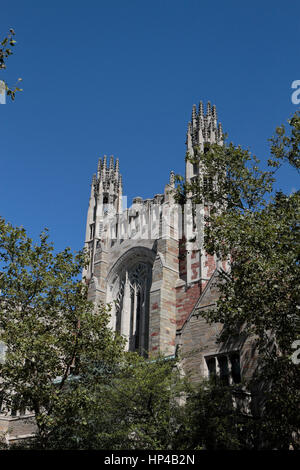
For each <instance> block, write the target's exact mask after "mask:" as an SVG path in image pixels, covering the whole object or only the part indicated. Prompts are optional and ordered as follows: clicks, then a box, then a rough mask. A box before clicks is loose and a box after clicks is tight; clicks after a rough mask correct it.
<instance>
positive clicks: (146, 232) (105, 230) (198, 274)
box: [83, 102, 255, 383]
mask: <svg viewBox="0 0 300 470" xmlns="http://www.w3.org/2000/svg"><path fill="white" fill-rule="evenodd" d="M222 139H223V133H222V126H221V124H220V123H219V124H218V122H217V112H216V107H215V106H213V107H211V105H210V103H208V104H207V108H206V113H205V112H204V109H203V104H202V102H200V105H199V108H198V110H197V108H196V106H195V105H194V106H193V110H192V119H191V122H189V124H188V131H187V139H186V146H187V152H188V153H189V154H190V155H191V156H194V153H195V151H196V149H200V150H201V151H204V150H205V146H206V144H212V143H213V144H218V145H223V141H222ZM174 176H175V175H174V173H173V172H172V171H171V173H170V179H169V181H168V182H167V184H166V185H165V188H164V192H163V193H162V194H156V195H155V196H154V197H153V198H152V199H145V200H143V199H142V198H140V197H136V198H135V199H134V200H133V204H132V206H131V207H130V208H128V209H127V208H125V209H124V208H123V207H122V177H121V174H120V168H119V160H118V159H116V160H115V161H114V157H113V156H111V157H110V159H109V161H107V157H106V156H104V158H103V159H101V158H100V159H99V162H98V170H97V174H95V175H94V176H93V179H92V185H91V195H90V201H89V208H88V215H87V224H86V239H85V247H86V249H87V250H88V252H89V254H90V260H91V261H90V264H89V266H88V268H87V269H86V271H85V272H84V273H83V275H84V278H85V279H86V282H87V283H88V285H89V297H90V299H91V300H93V301H94V302H96V303H97V302H104V303H111V305H112V311H111V313H112V316H111V327H112V328H113V329H114V330H117V331H119V332H120V333H121V334H122V335H124V336H125V337H126V339H127V347H128V350H131V351H138V352H139V353H140V354H144V355H145V356H147V355H153V354H155V353H157V352H160V353H163V354H164V355H166V356H172V355H174V354H176V351H177V348H178V347H180V350H181V353H182V356H183V358H184V359H183V364H182V366H183V369H184V370H185V372H188V373H190V374H191V375H192V378H193V379H194V380H197V379H199V378H200V377H203V376H204V377H205V376H208V375H209V374H211V373H216V374H218V375H220V376H221V377H222V379H223V380H224V381H225V382H228V383H239V382H240V381H241V380H242V379H243V378H247V376H248V375H249V374H251V371H252V369H253V365H254V363H255V352H254V351H253V350H252V346H251V342H250V341H249V340H244V339H243V338H234V339H232V340H231V341H227V343H226V344H218V343H217V342H216V339H217V335H218V333H219V332H220V329H221V325H218V324H215V325H209V324H208V323H207V322H206V321H205V319H204V318H203V317H202V316H201V311H203V309H209V308H210V307H211V306H212V305H213V304H214V302H215V300H216V298H217V296H218V292H217V289H216V285H215V282H214V279H215V278H216V276H217V273H218V270H219V269H223V270H226V269H228V267H227V265H226V263H224V262H221V261H219V260H218V259H216V258H215V257H214V256H211V255H209V254H207V253H206V252H205V249H204V245H203V231H204V214H205V210H206V207H205V206H204V205H202V206H201V205H200V206H199V205H198V206H197V210H196V211H193V210H192V208H193V201H192V199H193V195H192V194H191V195H188V197H187V201H186V204H185V205H184V207H183V208H182V207H181V206H179V205H178V204H176V203H175V200H174V192H173V190H174V187H175V184H174V183H175V181H174V180H175V178H174ZM185 178H186V180H187V181H191V180H192V179H193V178H199V179H200V182H201V183H202V184H214V182H213V181H209V180H208V178H206V176H205V174H203V168H201V161H200V162H199V164H193V163H191V162H190V161H189V160H186V163H185Z"/></svg>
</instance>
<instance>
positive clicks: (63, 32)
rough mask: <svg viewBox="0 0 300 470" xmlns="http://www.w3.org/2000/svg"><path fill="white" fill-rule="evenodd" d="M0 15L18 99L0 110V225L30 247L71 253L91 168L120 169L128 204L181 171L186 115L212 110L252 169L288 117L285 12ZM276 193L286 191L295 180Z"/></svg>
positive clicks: (87, 7) (194, 5) (110, 7)
mask: <svg viewBox="0 0 300 470" xmlns="http://www.w3.org/2000/svg"><path fill="white" fill-rule="evenodd" d="M0 13H1V15H0V33H1V36H4V34H5V33H6V32H7V31H8V29H9V28H10V27H13V28H14V29H15V31H16V40H17V41H18V44H17V46H16V48H15V53H14V55H13V56H12V57H11V58H10V60H9V62H8V70H7V71H6V72H5V73H4V74H1V78H5V79H7V80H8V81H9V82H10V83H11V84H13V83H14V82H15V79H17V78H18V77H22V78H23V84H22V86H23V89H24V91H23V92H22V93H19V94H18V96H17V98H16V101H15V102H14V103H11V102H9V103H8V104H6V105H0V122H1V130H0V134H1V146H0V151H1V155H0V158H1V173H0V214H1V215H2V216H3V217H4V218H5V219H7V220H8V221H10V222H12V223H13V224H14V225H23V226H24V227H25V228H26V229H27V231H28V232H29V234H30V235H32V236H33V237H36V236H37V234H38V233H39V232H40V231H41V230H42V229H43V227H45V226H46V227H48V228H49V229H50V234H51V238H52V240H53V241H54V243H55V246H56V248H57V249H63V248H64V247H65V246H66V245H68V246H71V248H72V249H73V250H78V249H80V248H81V247H82V245H83V241H84V232H85V222H86V211H87V207H88V199H89V192H90V182H91V177H92V174H93V173H94V172H95V171H96V166H97V161H98V158H99V157H100V156H103V155H104V154H107V155H110V154H114V155H115V156H118V157H119V159H120V169H121V173H122V175H123V185H124V194H126V195H127V196H128V198H129V200H131V199H132V197H134V196H141V197H144V198H146V197H152V196H153V195H154V194H156V193H160V192H163V189H164V185H165V183H166V182H167V181H168V178H169V172H170V170H174V171H175V172H176V173H182V174H183V172H184V155H185V134H186V127H187V122H188V120H189V119H190V115H191V110H192V105H193V103H198V102H199V100H201V99H202V100H204V101H205V102H206V101H207V100H210V101H211V102H212V104H216V106H217V111H218V115H219V119H220V120H221V122H222V124H223V128H224V130H225V131H226V132H228V134H229V138H230V140H232V141H233V142H234V143H235V144H241V145H242V146H243V147H248V148H250V149H251V150H252V151H253V152H254V153H256V154H257V156H258V157H259V158H261V159H262V160H263V161H266V160H267V156H268V142H267V139H268V138H269V137H271V135H272V134H273V132H274V129H275V127H276V126H277V125H279V124H281V123H283V122H286V120H287V119H288V118H289V117H290V116H291V114H292V113H293V112H294V111H295V110H296V106H295V105H293V104H292V103H291V92H292V90H291V83H292V81H293V80H297V79H300V70H299V33H300V27H299V26H300V3H299V1H296V0H295V1H289V2H282V1H278V0H272V1H271V0H265V1H261V0H260V1H257V0H252V1H251V2H250V1H247V2H246V1H244V2H241V1H240V0H239V1H233V0H227V1H226V2H225V1H223V0H214V1H212V2H209V1H202V0H180V1H179V0H160V1H158V0H151V1H149V0H127V1H125V0H109V1H108V0H106V1H103V0H86V1H84V2H82V1H78V0H72V1H71V0H60V1H57V0H51V2H50V1H47V0H43V1H40V0H35V1H33V0H26V1H20V0H15V1H14V2H4V3H2V5H1V12H0ZM278 187H281V188H282V189H284V190H285V191H287V192H290V191H291V190H292V189H293V188H295V187H298V181H297V175H296V172H294V171H289V170H287V169H286V170H284V171H283V172H282V174H281V176H280V181H279V183H278Z"/></svg>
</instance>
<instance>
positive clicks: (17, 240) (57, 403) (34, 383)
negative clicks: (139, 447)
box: [0, 220, 123, 446]
mask: <svg viewBox="0 0 300 470" xmlns="http://www.w3.org/2000/svg"><path fill="white" fill-rule="evenodd" d="M84 263H85V255H84V253H83V252H80V253H78V254H76V255H73V254H72V252H71V251H70V249H68V248H66V249H65V250H63V251H62V252H60V253H56V254H55V253H54V250H53V246H52V244H50V243H49V242H48V235H47V232H46V231H45V232H43V233H42V234H41V236H40V242H39V243H38V244H34V243H33V242H32V240H31V239H30V238H29V237H28V236H27V234H26V232H25V230H24V229H23V228H14V227H12V226H11V225H10V224H8V223H6V222H5V221H4V220H1V221H0V266H1V276H0V341H1V342H2V344H3V345H5V360H4V361H2V364H0V376H1V383H0V390H1V395H2V399H3V401H4V403H5V406H6V408H7V409H8V410H10V411H11V410H12V411H14V410H15V409H18V410H25V409H28V410H32V411H33V412H34V413H35V417H36V422H37V426H38V437H39V439H40V441H41V445H43V446H46V445H47V441H48V439H49V436H50V435H51V433H53V432H54V429H55V428H56V425H57V420H58V411H59V412H60V411H61V409H62V407H63V406H65V405H66V400H68V397H69V393H70V391H72V390H73V389H72V387H71V388H70V387H69V382H70V381H72V378H74V376H76V375H80V374H82V373H83V372H84V371H85V369H86V367H87V366H88V367H91V365H92V364H98V363H101V364H104V365H107V367H108V368H111V367H113V366H114V364H115V363H116V362H117V361H118V360H119V357H120V355H121V354H122V351H123V341H122V339H121V338H120V337H116V336H115V335H114V334H113V333H112V331H111V330H110V329H109V328H108V327H107V324H108V321H109V313H108V311H107V309H106V308H104V307H100V309H99V311H98V310H97V309H96V310H95V308H94V305H93V304H92V303H91V302H89V301H88V300H87V287H86V286H85V285H84V284H83V283H82V281H81V280H79V279H78V276H79V275H80V274H81V271H82V267H83V265H84ZM66 390H68V393H67V392H66ZM69 398H70V397H69ZM73 398H74V397H71V399H72V400H73ZM78 400H80V397H79V396H77V397H76V401H78Z"/></svg>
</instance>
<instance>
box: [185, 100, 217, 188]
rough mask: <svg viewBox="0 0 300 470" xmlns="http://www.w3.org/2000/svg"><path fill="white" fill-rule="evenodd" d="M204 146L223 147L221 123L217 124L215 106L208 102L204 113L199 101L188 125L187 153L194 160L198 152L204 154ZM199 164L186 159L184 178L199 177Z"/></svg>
mask: <svg viewBox="0 0 300 470" xmlns="http://www.w3.org/2000/svg"><path fill="white" fill-rule="evenodd" d="M205 144H218V145H223V130H222V125H221V123H218V116H217V109H216V106H215V105H213V106H211V103H210V102H209V101H208V103H207V105H206V113H205V112H204V105H203V103H202V101H200V103H199V106H198V112H197V108H196V105H195V104H194V105H193V108H192V119H191V121H190V122H189V123H188V130H187V138H186V146H187V153H188V154H189V156H190V157H192V158H194V157H195V156H196V155H197V153H198V150H200V152H204V148H205ZM200 163H201V162H199V164H195V163H192V162H191V161H189V160H188V159H187V160H186V166H185V177H186V180H187V181H190V180H191V179H192V178H194V177H195V176H199V174H200V172H201V164H200Z"/></svg>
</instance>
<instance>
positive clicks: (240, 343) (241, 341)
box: [177, 282, 257, 382]
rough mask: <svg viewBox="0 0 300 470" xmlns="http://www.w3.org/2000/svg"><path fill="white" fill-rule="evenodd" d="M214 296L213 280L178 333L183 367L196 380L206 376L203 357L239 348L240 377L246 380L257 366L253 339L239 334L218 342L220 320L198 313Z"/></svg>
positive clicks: (210, 304) (211, 301) (215, 296)
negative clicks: (213, 321)
mask: <svg viewBox="0 0 300 470" xmlns="http://www.w3.org/2000/svg"><path fill="white" fill-rule="evenodd" d="M217 298H218V290H217V288H216V286H215V285H214V282H212V283H211V284H210V285H209V286H208V288H207V290H206V291H205V292H204V294H203V297H202V299H201V302H200V304H199V305H198V306H197V310H195V312H194V313H193V315H192V316H191V317H190V318H189V320H188V321H187V322H186V323H185V324H184V326H183V327H182V329H181V330H178V332H177V344H180V346H181V347H180V349H181V355H182V357H183V362H182V366H183V370H184V371H185V374H186V375H189V376H190V378H191V380H192V381H195V382H196V381H199V380H201V378H203V377H207V375H208V371H207V367H206V361H205V356H207V355H210V354H218V353H226V352H230V351H239V352H240V365H241V376H242V380H245V381H246V382H247V381H248V380H249V379H250V378H251V376H252V375H253V373H254V371H255V368H256V365H257V350H256V347H255V339H254V338H253V337H252V338H249V337H248V338H244V337H243V336H239V337H236V338H231V339H229V340H228V341H227V342H226V343H219V344H218V343H217V337H218V335H219V333H220V332H221V330H222V328H223V325H221V324H220V323H214V324H209V323H208V322H207V321H206V320H205V318H204V317H203V316H202V315H201V311H202V312H203V311H204V310H210V309H211V308H212V304H214V302H215V300H216V299H217Z"/></svg>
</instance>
